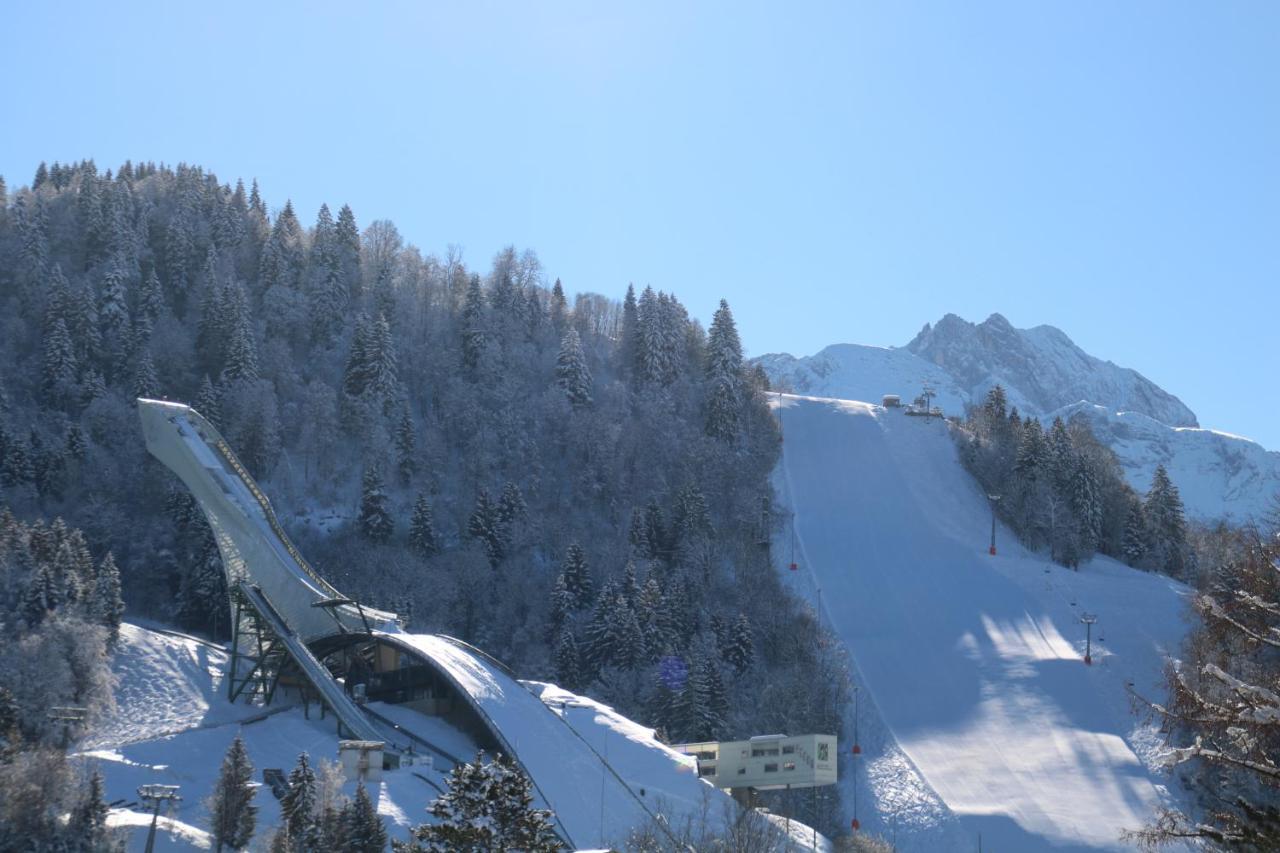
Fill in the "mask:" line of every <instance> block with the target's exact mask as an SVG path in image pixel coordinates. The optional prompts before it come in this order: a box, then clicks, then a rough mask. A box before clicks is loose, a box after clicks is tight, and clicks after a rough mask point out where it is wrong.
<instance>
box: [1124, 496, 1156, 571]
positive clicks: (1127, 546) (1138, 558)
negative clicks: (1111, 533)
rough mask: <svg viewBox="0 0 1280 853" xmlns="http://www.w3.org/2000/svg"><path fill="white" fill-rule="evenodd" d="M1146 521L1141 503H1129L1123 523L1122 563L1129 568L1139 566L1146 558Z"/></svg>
mask: <svg viewBox="0 0 1280 853" xmlns="http://www.w3.org/2000/svg"><path fill="white" fill-rule="evenodd" d="M1149 541H1150V534H1149V533H1148V532H1147V519H1146V516H1145V515H1144V514H1143V512H1142V501H1140V500H1137V499H1136V498H1135V499H1133V500H1130V501H1129V512H1128V514H1127V515H1126V517H1125V522H1124V546H1123V547H1124V561H1125V562H1126V563H1128V564H1129V565H1131V566H1141V565H1142V563H1143V561H1144V560H1145V559H1146V556H1147V543H1148V542H1149Z"/></svg>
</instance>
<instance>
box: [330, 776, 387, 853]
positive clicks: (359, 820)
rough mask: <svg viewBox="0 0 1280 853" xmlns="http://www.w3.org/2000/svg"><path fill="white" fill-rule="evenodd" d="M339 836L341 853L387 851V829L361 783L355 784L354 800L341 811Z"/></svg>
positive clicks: (379, 852)
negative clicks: (340, 835) (340, 836)
mask: <svg viewBox="0 0 1280 853" xmlns="http://www.w3.org/2000/svg"><path fill="white" fill-rule="evenodd" d="M341 834H342V836H343V837H342V845H341V848H340V850H341V853H382V852H383V851H384V850H386V849H387V829H386V827H385V826H383V825H382V818H381V817H379V816H378V810H377V809H376V808H375V807H374V805H373V800H371V799H370V798H369V792H368V791H366V790H365V787H364V783H363V782H359V783H357V784H356V796H355V799H353V800H352V801H351V803H350V805H348V806H347V807H346V808H345V809H343V810H342V830H341Z"/></svg>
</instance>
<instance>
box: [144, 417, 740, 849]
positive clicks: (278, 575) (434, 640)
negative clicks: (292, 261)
mask: <svg viewBox="0 0 1280 853" xmlns="http://www.w3.org/2000/svg"><path fill="white" fill-rule="evenodd" d="M138 412H139V415H140V417H141V420H142V430H143V435H144V437H145V440H146V445H147V450H148V451H149V452H150V453H151V454H152V455H153V456H155V457H156V458H157V459H159V460H160V461H161V462H163V463H164V464H165V465H166V466H167V467H168V468H169V469H170V470H171V471H173V472H174V473H175V474H177V475H178V477H179V478H180V479H181V480H182V481H183V483H185V484H186V486H187V488H188V489H190V490H191V493H192V495H193V496H194V497H195V499H196V501H197V502H198V503H199V505H200V508H201V510H202V511H203V512H204V515H205V517H206V518H207V519H208V521H209V525H210V526H211V527H212V529H213V533H214V538H215V540H216V541H217V544H218V549H219V551H220V552H221V554H222V562H223V568H224V570H225V572H226V575H227V587H228V589H229V590H232V592H233V595H234V596H237V598H238V601H239V602H240V603H241V606H244V605H247V606H249V607H252V608H253V610H254V611H255V613H256V623H257V624H258V625H261V626H263V630H264V631H265V632H266V633H268V634H269V635H270V638H271V641H272V642H274V643H275V644H276V646H277V648H281V647H282V648H283V650H285V651H287V652H288V654H289V657H290V658H291V659H292V660H293V661H294V662H295V664H296V666H297V668H298V670H299V671H300V672H301V674H302V675H303V676H304V677H305V678H306V679H307V680H308V681H309V682H310V683H311V685H312V686H313V688H314V689H315V691H316V693H317V694H318V695H319V697H320V698H321V699H322V700H323V701H324V702H325V704H326V705H327V706H329V708H331V709H332V710H333V711H334V713H335V715H336V716H337V717H338V719H339V720H340V721H341V722H342V724H343V725H344V726H345V727H346V728H348V729H349V730H351V732H352V733H353V734H355V735H356V736H357V737H360V738H362V739H368V740H388V741H389V742H388V751H391V752H394V751H395V747H396V746H397V744H395V743H394V735H392V737H390V738H388V737H387V732H386V730H385V729H384V728H382V727H380V726H379V725H378V720H377V719H375V718H374V716H373V715H369V714H366V713H365V711H364V710H363V708H362V707H361V706H359V705H357V704H356V703H355V702H354V701H353V700H352V698H351V697H350V696H348V695H347V692H346V689H345V686H344V685H343V684H341V683H339V682H338V681H337V680H336V679H335V678H334V677H333V676H332V674H331V673H330V672H329V671H328V669H326V667H325V665H324V664H323V663H322V662H321V661H320V659H319V657H318V656H317V655H315V654H313V653H312V649H320V650H324V649H328V650H330V651H332V650H334V649H339V648H344V647H345V646H344V644H348V643H351V644H354V643H357V642H359V643H363V644H365V645H366V646H370V645H382V646H386V647H389V648H391V649H393V650H394V651H395V652H396V657H397V658H398V659H399V660H401V661H405V662H407V665H408V666H410V667H412V666H419V667H421V666H426V667H429V668H430V669H431V670H432V671H433V677H435V678H437V679H438V680H442V681H444V682H447V683H448V684H449V685H451V686H452V688H453V690H454V691H456V695H457V696H459V697H461V698H462V699H463V700H464V701H465V702H466V703H467V706H468V707H469V709H470V712H471V713H472V715H473V716H474V718H476V719H478V720H479V721H480V722H481V723H482V725H483V727H484V729H485V730H486V731H487V733H488V736H489V738H488V739H489V740H490V741H492V742H493V743H494V744H496V746H497V747H498V748H500V749H501V750H502V751H503V752H504V753H505V754H507V755H509V756H511V757H512V758H513V759H514V760H515V761H516V762H518V763H519V764H520V765H521V766H522V767H523V768H524V770H525V772H526V773H527V774H528V776H529V778H530V779H531V780H532V781H533V785H534V788H535V793H536V800H537V801H538V805H540V806H542V807H545V808H549V809H551V810H552V811H553V812H555V815H556V822H557V830H558V832H559V834H560V835H561V836H562V838H563V839H564V840H565V841H566V842H567V843H568V844H569V846H570V847H571V848H573V847H575V846H579V847H585V846H592V845H597V846H600V847H605V846H607V845H608V844H609V843H621V842H622V841H623V840H625V838H626V836H627V834H628V833H629V832H630V831H631V829H633V828H635V827H637V826H641V825H652V824H653V823H654V822H655V821H656V823H657V825H658V826H659V827H662V826H666V825H670V826H678V825H681V824H682V823H683V822H684V821H685V820H687V819H694V820H696V819H698V818H700V817H701V816H704V815H708V814H709V815H710V817H711V819H717V818H720V817H722V816H725V815H728V814H729V810H730V809H731V808H732V804H731V801H730V800H729V798H728V797H727V796H726V795H725V794H724V793H723V792H721V791H719V790H717V789H716V788H713V787H712V786H710V785H708V784H706V783H705V782H702V781H701V780H700V779H699V778H698V776H697V768H696V765H695V764H694V763H693V762H692V761H691V760H690V759H688V758H686V757H685V756H682V755H680V754H679V753H676V752H675V751H674V750H670V749H668V748H666V747H665V746H662V745H661V744H658V743H657V742H656V741H654V740H653V739H652V737H651V733H649V732H647V730H643V731H642V730H640V729H639V727H636V726H634V724H632V725H631V726H630V727H627V726H623V725H620V724H618V723H617V721H616V720H612V718H610V717H609V716H608V715H607V714H604V713H599V714H596V715H595V719H594V722H593V723H589V724H585V726H584V724H581V723H576V724H571V723H570V722H569V717H570V715H569V714H568V712H567V710H566V709H565V708H564V707H563V703H561V705H562V706H561V707H560V709H559V710H558V711H557V710H553V709H552V708H551V707H549V706H548V705H547V704H544V702H543V700H542V699H541V698H539V696H537V695H535V694H534V693H533V692H532V691H531V690H530V689H529V688H527V687H526V686H525V685H524V684H523V683H521V682H520V681H519V680H518V679H516V677H515V676H514V675H513V674H512V673H510V672H509V671H507V670H506V668H505V667H504V666H502V664H500V663H498V662H497V661H495V660H493V659H492V658H490V657H489V656H487V655H485V654H484V653H483V652H480V651H479V650H478V649H474V648H472V647H470V646H468V645H467V644H465V643H463V642H461V641H459V640H455V639H453V638H450V637H444V636H438V635H431V634H411V633H408V632H406V631H404V630H403V629H402V628H401V627H400V625H399V623H398V622H397V619H396V615H395V614H394V613H389V612H386V611H382V610H376V609H373V608H369V607H364V606H362V605H360V604H359V603H358V602H355V601H353V600H351V599H350V598H347V597H345V596H343V595H342V594H341V593H339V592H338V591H337V590H336V589H334V587H333V586H332V585H330V584H329V583H328V582H326V581H325V580H324V579H323V578H322V577H321V576H320V575H319V573H318V572H316V571H315V570H314V569H313V568H312V567H311V566H310V565H309V564H308V563H307V561H306V560H305V559H304V558H303V557H302V555H301V554H300V553H298V550H297V548H295V547H294V545H293V543H292V542H290V541H289V538H288V536H287V535H286V534H285V532H284V530H283V528H282V527H281V525H280V523H279V520H278V519H277V518H276V515H275V512H274V510H273V509H272V507H271V502H270V501H269V500H268V499H267V497H266V495H264V494H263V493H262V490H261V489H260V488H259V487H258V485H257V483H256V482H254V480H253V478H252V477H251V476H250V475H249V473H248V472H247V471H246V470H245V468H244V466H243V465H242V464H241V463H240V461H239V459H238V458H237V457H236V455H235V453H234V452H232V450H231V448H230V447H229V446H228V445H227V443H226V441H225V440H224V439H223V438H222V436H221V435H220V434H219V432H218V431H217V429H216V428H215V427H214V426H213V425H212V424H211V423H209V422H208V421H207V420H206V419H205V418H203V417H201V416H200V414H198V413H197V412H196V411H194V410H193V409H191V408H190V407H189V406H185V405H182V404H180V403H170V402H165V401H159V400H146V399H142V400H139V401H138ZM231 607H232V616H233V621H232V624H233V625H236V624H237V620H236V617H237V615H238V614H237V610H236V604H234V603H233V604H231ZM237 640H238V642H245V640H244V638H237ZM259 648H262V646H259ZM242 663H244V664H246V665H247V664H254V665H258V664H257V663H255V662H254V661H253V659H252V658H250V659H249V660H247V661H244V662H242ZM233 666H234V664H233ZM231 675H232V676H233V678H234V677H235V676H236V675H237V674H236V673H234V672H233V673H231ZM268 695H269V694H268Z"/></svg>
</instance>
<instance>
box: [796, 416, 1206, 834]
mask: <svg viewBox="0 0 1280 853" xmlns="http://www.w3.org/2000/svg"><path fill="white" fill-rule="evenodd" d="M779 404H780V407H781V418H782V425H783V436H784V441H783V457H782V461H781V463H780V465H779V468H778V471H777V475H776V476H777V482H778V485H779V488H780V489H781V491H782V493H783V496H784V498H785V499H787V500H788V501H789V503H790V506H791V507H792V508H793V511H794V528H795V542H796V545H795V552H796V553H795V561H796V562H797V563H798V564H799V566H800V570H799V571H797V572H786V574H787V575H788V580H789V581H790V582H791V583H792V584H793V585H794V586H795V588H796V590H797V591H798V592H800V593H801V594H803V595H807V596H810V597H811V600H812V601H814V603H815V604H816V605H817V606H818V608H819V610H820V613H821V616H822V618H823V620H824V623H825V624H827V625H828V626H829V627H830V628H831V629H832V630H833V631H834V633H836V634H837V636H839V637H840V638H841V639H842V641H843V642H844V644H845V646H846V647H847V649H848V651H849V653H850V655H851V658H852V662H853V669H854V675H855V679H856V683H857V684H858V685H859V687H860V703H859V704H860V714H859V717H860V719H859V721H858V722H859V728H860V739H861V740H862V741H864V743H863V744H862V746H863V749H864V753H863V755H862V756H861V757H860V758H859V759H858V760H857V761H856V762H855V764H856V765H857V766H856V772H855V773H854V774H851V775H850V774H846V778H845V779H844V780H843V781H842V784H844V785H845V786H846V788H845V793H846V796H845V800H846V804H848V803H850V802H851V801H852V796H853V794H854V791H853V788H854V787H855V786H856V788H857V793H858V795H859V796H860V797H861V804H860V805H861V809H860V814H859V817H860V819H861V821H862V823H863V826H864V828H866V829H867V830H869V831H873V832H878V833H879V834H882V835H884V836H885V837H890V836H891V835H892V836H894V837H895V838H896V841H897V846H898V849H901V850H937V849H961V848H967V847H971V846H975V842H976V839H977V836H978V835H979V834H981V836H982V840H983V846H984V849H989V850H1016V851H1035V850H1099V849H1125V847H1126V845H1124V844H1123V843H1122V842H1121V841H1120V834H1121V832H1123V831H1124V830H1126V829H1136V828H1140V827H1141V826H1142V825H1143V824H1144V823H1145V822H1147V821H1148V820H1149V819H1150V818H1151V817H1152V815H1153V812H1154V810H1155V809H1156V807H1157V806H1159V805H1161V804H1172V803H1171V800H1170V795H1169V793H1168V791H1167V790H1166V788H1165V785H1166V783H1167V779H1166V777H1165V776H1164V775H1163V773H1162V771H1161V770H1160V769H1159V768H1157V767H1156V761H1157V758H1158V755H1157V754H1156V751H1153V750H1151V749H1150V746H1149V745H1150V743H1151V742H1152V738H1151V736H1150V735H1151V733H1150V731H1149V730H1148V728H1147V727H1146V725H1145V724H1143V723H1142V722H1141V721H1139V720H1138V719H1137V718H1135V717H1134V716H1132V715H1131V712H1130V709H1129V705H1128V699H1127V693H1126V690H1125V685H1126V682H1129V681H1132V682H1133V683H1134V684H1135V685H1136V686H1137V687H1138V688H1139V689H1142V690H1145V691H1147V692H1148V693H1156V692H1158V689H1159V688H1158V686H1157V685H1158V683H1159V681H1160V677H1161V669H1162V665H1163V656H1164V654H1165V653H1166V652H1174V651H1176V649H1177V647H1178V645H1179V644H1180V642H1181V641H1182V638H1183V634H1184V630H1185V623H1184V622H1183V618H1182V617H1183V613H1184V610H1185V604H1186V596H1187V590H1186V589H1185V588H1183V587H1182V586H1180V585H1179V584H1177V583H1174V582H1172V581H1170V580H1168V579H1166V578H1163V577H1160V576H1156V575H1151V574H1145V573H1142V572H1137V571H1134V570H1132V569H1129V568H1127V567H1125V566H1123V565H1120V564H1118V563H1115V562H1113V561H1110V560H1107V559H1104V558H1099V559H1095V560H1093V561H1092V562H1090V563H1088V564H1086V565H1084V566H1082V567H1081V568H1080V570H1079V571H1078V572H1076V571H1071V570H1068V569H1064V568H1061V567H1057V566H1053V565H1051V564H1049V563H1048V562H1046V561H1045V560H1044V559H1043V558H1042V557H1040V556H1038V555H1035V554H1032V553H1028V552H1027V551H1026V550H1025V549H1023V548H1022V547H1020V546H1019V545H1018V544H1017V543H1016V541H1015V540H1014V539H1013V538H1012V536H1011V534H1009V533H1008V531H1006V530H1005V529H1003V528H1000V529H999V530H998V531H997V537H998V547H999V556H996V557H991V556H989V555H988V554H987V553H986V548H987V544H988V539H989V535H990V510H989V509H988V505H987V501H986V499H985V497H984V496H983V495H982V494H980V493H979V492H978V490H977V487H976V485H975V484H974V482H973V480H972V479H971V478H970V477H969V475H968V474H967V473H966V472H965V471H964V470H963V468H962V467H961V466H960V464H959V461H958V459H957V456H956V452H955V447H954V444H953V441H952V439H951V437H950V435H949V434H948V431H947V427H946V426H945V425H944V424H943V423H941V422H939V421H936V420H934V421H926V420H924V419H919V418H909V417H906V416H905V415H903V414H902V413H901V412H898V411H892V410H885V409H881V408H879V407H877V406H873V405H869V404H865V403H856V402H846V401H839V400H831V399H819V398H805V397H794V396H783V397H781V398H780V401H779ZM779 546H780V547H779V548H778V552H779V554H780V556H781V557H782V559H783V560H784V561H785V562H789V561H790V556H789V554H788V550H789V548H790V530H787V531H784V533H783V534H782V541H780V542H779ZM819 590H820V592H819ZM1086 610H1087V611H1088V612H1090V613H1094V614H1097V616H1098V623H1097V625H1095V626H1094V646H1093V659H1094V665H1093V666H1091V667H1090V666H1085V664H1084V662H1083V654H1084V644H1085V631H1084V626H1083V625H1082V624H1080V623H1079V621H1078V620H1079V616H1080V614H1081V612H1083V611H1086ZM852 729H853V726H852V721H851V724H850V726H849V730H850V731H852ZM1144 759H1145V760H1146V761H1148V762H1150V763H1149V764H1145V763H1144ZM948 813H949V814H948Z"/></svg>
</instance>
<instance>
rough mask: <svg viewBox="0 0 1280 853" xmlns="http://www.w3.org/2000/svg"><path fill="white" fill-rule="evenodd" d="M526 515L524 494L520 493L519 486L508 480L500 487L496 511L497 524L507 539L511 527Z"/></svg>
mask: <svg viewBox="0 0 1280 853" xmlns="http://www.w3.org/2000/svg"><path fill="white" fill-rule="evenodd" d="M528 514H529V507H528V505H527V504H526V503H525V500H524V493H523V492H522V491H520V487H519V486H517V485H516V484H515V483H514V482H512V481H511V480H508V481H507V482H506V483H504V484H503V486H502V494H501V495H500V496H499V498H498V510H497V517H498V523H499V524H500V525H501V526H502V527H503V530H504V533H505V534H506V535H507V536H508V537H509V536H510V533H511V526H512V525H513V524H515V523H516V522H517V521H521V520H523V519H524V518H525V517H526V516H528Z"/></svg>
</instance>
